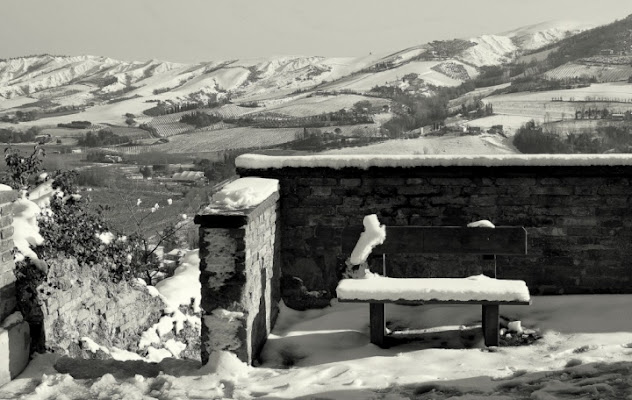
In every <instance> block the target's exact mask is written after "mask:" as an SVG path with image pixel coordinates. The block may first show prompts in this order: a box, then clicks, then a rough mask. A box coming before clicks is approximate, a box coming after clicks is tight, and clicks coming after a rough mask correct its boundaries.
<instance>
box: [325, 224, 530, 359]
mask: <svg viewBox="0 0 632 400" xmlns="http://www.w3.org/2000/svg"><path fill="white" fill-rule="evenodd" d="M361 232H362V227H349V228H347V229H345V231H343V235H342V248H343V252H345V254H350V253H351V250H353V246H355V243H356V242H357V241H358V238H359V237H360V234H361ZM423 253H435V254H442V253H443V254H446V253H447V254H480V255H482V256H483V259H484V260H488V262H487V264H488V267H487V268H485V270H484V273H485V274H486V275H487V276H486V275H477V276H471V277H467V278H391V277H386V276H385V275H386V254H423ZM526 253H527V232H526V230H525V229H524V228H523V227H496V228H467V227H454V226H451V227H421V226H410V227H388V226H387V227H386V240H385V241H384V243H383V244H381V245H379V246H377V247H375V248H374V249H373V251H372V254H374V255H382V257H383V271H382V272H383V275H384V276H380V275H377V274H372V273H370V274H369V275H368V276H367V277H365V278H361V279H342V280H341V281H340V282H339V284H338V287H337V289H336V293H337V297H338V301H341V302H366V303H370V334H371V342H372V343H374V344H377V345H378V346H382V347H383V346H384V337H385V318H384V303H395V304H409V305H417V304H418V305H423V304H480V305H482V321H483V335H484V338H485V345H487V346H497V345H498V342H499V328H500V327H499V306H500V305H502V304H504V305H529V304H531V297H530V295H529V289H528V288H527V285H526V283H525V282H524V281H521V280H503V279H496V264H495V263H496V255H500V254H502V255H524V254H526ZM490 262H491V268H490V267H489V263H490Z"/></svg>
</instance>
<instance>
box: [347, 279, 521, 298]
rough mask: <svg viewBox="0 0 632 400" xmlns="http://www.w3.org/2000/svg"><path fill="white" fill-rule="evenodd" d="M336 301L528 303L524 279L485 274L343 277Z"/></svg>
mask: <svg viewBox="0 0 632 400" xmlns="http://www.w3.org/2000/svg"><path fill="white" fill-rule="evenodd" d="M336 291H337V294H338V300H339V301H345V302H354V301H357V302H371V303H398V304H406V303H407V304H432V303H453V304H467V303H476V304H480V303H498V304H519V305H528V304H530V296H529V289H528V288H527V285H526V283H525V282H524V281H517V280H506V279H494V278H489V277H487V276H485V275H477V276H471V277H468V278H388V277H383V276H379V275H375V276H370V277H368V278H365V279H343V280H342V281H340V284H339V285H338V288H337V289H336Z"/></svg>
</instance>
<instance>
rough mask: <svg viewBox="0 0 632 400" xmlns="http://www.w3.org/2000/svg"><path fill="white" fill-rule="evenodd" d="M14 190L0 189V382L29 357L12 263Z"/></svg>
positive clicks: (13, 374) (12, 375) (27, 335)
mask: <svg viewBox="0 0 632 400" xmlns="http://www.w3.org/2000/svg"><path fill="white" fill-rule="evenodd" d="M16 199H17V192H15V191H0V386H2V385H4V384H5V383H7V382H9V381H10V380H11V379H13V378H15V377H16V376H17V375H18V374H19V373H20V372H22V371H23V370H24V368H25V367H26V365H27V364H28V361H29V352H30V346H31V336H30V331H29V325H28V323H26V322H25V321H23V320H22V314H20V313H19V312H18V311H16V306H17V298H16V291H15V264H14V263H13V254H12V253H11V250H13V239H12V237H13V225H12V223H13V204H12V203H13V202H14V201H15V200H16Z"/></svg>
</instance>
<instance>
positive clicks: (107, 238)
mask: <svg viewBox="0 0 632 400" xmlns="http://www.w3.org/2000/svg"><path fill="white" fill-rule="evenodd" d="M97 238H98V239H99V240H100V241H101V242H102V243H103V244H110V243H112V241H113V240H114V239H115V238H116V236H115V235H114V234H113V233H112V232H101V233H99V234H97Z"/></svg>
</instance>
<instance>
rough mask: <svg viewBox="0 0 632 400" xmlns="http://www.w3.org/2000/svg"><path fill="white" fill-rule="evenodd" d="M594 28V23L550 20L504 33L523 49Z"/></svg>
mask: <svg viewBox="0 0 632 400" xmlns="http://www.w3.org/2000/svg"><path fill="white" fill-rule="evenodd" d="M590 28H593V25H589V24H584V23H579V22H573V21H548V22H543V23H540V24H535V25H529V26H525V27H522V28H518V29H515V30H513V31H509V32H505V33H502V34H501V35H502V36H506V37H509V38H511V39H512V40H513V41H514V43H515V44H516V45H517V46H518V47H519V48H520V49H522V50H535V49H539V48H541V47H544V46H547V45H549V44H552V43H556V42H559V41H560V40H562V39H564V38H566V37H568V36H571V35H574V34H577V33H580V32H583V31H585V30H587V29H590Z"/></svg>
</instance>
